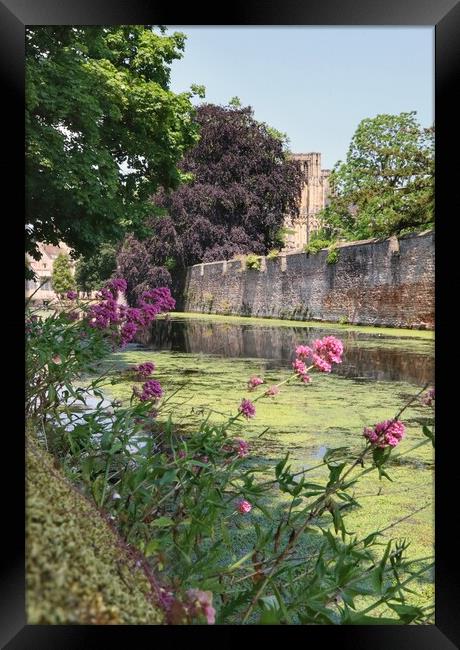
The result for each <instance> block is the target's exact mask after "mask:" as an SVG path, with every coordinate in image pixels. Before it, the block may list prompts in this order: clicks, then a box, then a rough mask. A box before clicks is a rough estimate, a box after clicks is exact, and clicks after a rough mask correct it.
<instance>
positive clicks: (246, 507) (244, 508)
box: [236, 499, 252, 515]
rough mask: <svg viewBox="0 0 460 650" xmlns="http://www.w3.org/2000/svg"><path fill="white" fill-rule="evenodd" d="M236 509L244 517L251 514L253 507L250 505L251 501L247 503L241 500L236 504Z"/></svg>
mask: <svg viewBox="0 0 460 650" xmlns="http://www.w3.org/2000/svg"><path fill="white" fill-rule="evenodd" d="M236 509H237V510H238V512H239V513H241V514H242V515H244V514H246V513H247V512H251V510H252V505H251V504H250V503H249V501H246V499H240V500H239V501H237V502H236Z"/></svg>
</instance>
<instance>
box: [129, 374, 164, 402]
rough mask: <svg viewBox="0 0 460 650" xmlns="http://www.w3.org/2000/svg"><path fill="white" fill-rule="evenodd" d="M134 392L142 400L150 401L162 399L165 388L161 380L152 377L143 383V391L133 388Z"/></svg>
mask: <svg viewBox="0 0 460 650" xmlns="http://www.w3.org/2000/svg"><path fill="white" fill-rule="evenodd" d="M133 392H134V394H135V395H137V397H138V398H139V399H140V400H141V402H148V401H149V400H154V399H160V397H162V396H163V389H162V387H161V384H160V382H159V381H156V380H155V379H150V380H149V381H146V382H145V384H142V392H139V391H138V389H137V388H134V389H133Z"/></svg>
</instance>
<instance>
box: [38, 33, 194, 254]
mask: <svg viewBox="0 0 460 650" xmlns="http://www.w3.org/2000/svg"><path fill="white" fill-rule="evenodd" d="M184 40H185V36H184V35H183V34H180V33H172V34H171V35H165V34H164V29H161V30H160V33H157V32H155V31H154V28H153V26H152V25H146V26H139V25H135V26H132V25H129V26H125V25H123V26H108V27H107V26H105V27H104V26H74V27H73V26H36V27H31V28H27V30H26V250H27V252H28V253H29V254H31V255H32V256H33V257H35V258H36V259H39V252H38V248H37V242H40V241H43V242H47V243H51V244H56V245H57V244H58V243H59V242H60V241H64V242H65V243H66V244H68V245H69V246H70V247H71V248H72V249H73V251H75V254H77V255H81V254H82V255H91V254H92V253H94V251H95V250H97V247H98V245H99V244H100V243H101V242H106V241H117V240H118V241H119V240H121V239H122V238H123V236H124V234H125V233H126V232H129V231H134V232H138V233H141V234H144V235H145V218H146V216H147V215H151V214H152V204H151V202H149V197H151V196H152V195H153V194H154V193H155V192H156V191H157V189H158V188H159V187H160V186H162V187H165V188H174V187H177V186H178V184H179V182H180V180H181V178H182V173H181V171H180V170H179V169H178V168H177V162H178V161H179V160H180V159H181V158H182V157H183V154H184V152H185V151H186V149H187V148H188V147H190V146H191V145H193V143H194V142H195V141H196V138H197V134H198V127H197V124H196V123H195V122H194V121H193V119H192V118H193V113H194V109H193V106H192V103H191V97H192V95H193V94H201V95H202V93H203V90H202V89H201V88H198V87H194V88H192V90H191V91H190V92H184V93H181V94H175V93H173V92H171V91H170V90H169V76H170V64H171V63H172V61H174V60H175V59H178V58H181V56H182V50H183V48H184Z"/></svg>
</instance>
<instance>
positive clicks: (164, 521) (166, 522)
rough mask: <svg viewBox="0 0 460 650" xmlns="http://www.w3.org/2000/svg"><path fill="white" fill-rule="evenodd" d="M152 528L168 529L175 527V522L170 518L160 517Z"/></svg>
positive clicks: (153, 522) (152, 524) (153, 523)
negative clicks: (168, 527)
mask: <svg viewBox="0 0 460 650" xmlns="http://www.w3.org/2000/svg"><path fill="white" fill-rule="evenodd" d="M151 526H156V527H157V528H166V527H167V526H174V521H173V520H172V519H171V518H170V517H158V518H157V519H154V520H153V521H152V523H151Z"/></svg>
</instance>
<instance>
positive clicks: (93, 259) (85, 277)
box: [75, 243, 117, 291]
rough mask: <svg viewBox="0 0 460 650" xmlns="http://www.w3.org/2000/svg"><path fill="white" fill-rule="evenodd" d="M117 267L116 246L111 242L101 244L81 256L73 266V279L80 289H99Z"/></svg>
mask: <svg viewBox="0 0 460 650" xmlns="http://www.w3.org/2000/svg"><path fill="white" fill-rule="evenodd" d="M116 268H117V260H116V248H115V246H113V245H112V244H109V243H104V244H101V245H100V246H99V248H98V250H97V251H96V252H95V253H94V254H93V255H91V256H89V257H82V258H80V259H79V260H78V262H77V264H76V267H75V280H76V282H77V287H78V288H79V289H80V290H81V291H94V290H96V289H100V288H101V287H102V286H103V285H104V284H105V282H106V281H107V280H108V279H109V278H110V277H111V276H112V274H113V273H114V271H115V270H116Z"/></svg>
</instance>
